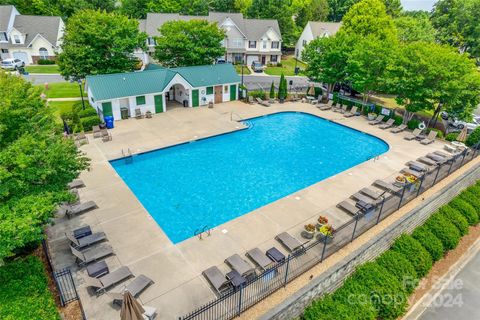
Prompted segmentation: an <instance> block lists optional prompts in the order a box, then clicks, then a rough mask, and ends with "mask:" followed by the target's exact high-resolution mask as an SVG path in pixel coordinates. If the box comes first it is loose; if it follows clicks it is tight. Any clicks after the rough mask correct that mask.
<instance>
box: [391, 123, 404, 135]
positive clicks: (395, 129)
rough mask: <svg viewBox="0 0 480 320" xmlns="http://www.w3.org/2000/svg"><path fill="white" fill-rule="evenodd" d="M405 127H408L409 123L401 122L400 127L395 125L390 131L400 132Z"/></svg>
mask: <svg viewBox="0 0 480 320" xmlns="http://www.w3.org/2000/svg"><path fill="white" fill-rule="evenodd" d="M405 129H407V125H406V124H401V125H399V126H398V127H395V128H393V129H392V130H390V132H393V133H399V132H402V131H403V130H405Z"/></svg>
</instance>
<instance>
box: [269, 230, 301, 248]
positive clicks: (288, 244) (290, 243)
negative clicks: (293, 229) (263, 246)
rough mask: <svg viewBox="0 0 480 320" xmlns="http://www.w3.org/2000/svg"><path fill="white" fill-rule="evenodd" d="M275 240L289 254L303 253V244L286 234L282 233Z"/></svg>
mask: <svg viewBox="0 0 480 320" xmlns="http://www.w3.org/2000/svg"><path fill="white" fill-rule="evenodd" d="M275 239H276V240H277V241H278V242H280V243H281V244H282V245H284V246H285V248H287V250H288V251H289V252H297V251H303V250H304V248H303V243H301V242H300V241H298V240H297V238H294V237H293V236H291V235H290V234H289V233H288V232H282V233H280V234H279V235H277V236H276V237H275Z"/></svg>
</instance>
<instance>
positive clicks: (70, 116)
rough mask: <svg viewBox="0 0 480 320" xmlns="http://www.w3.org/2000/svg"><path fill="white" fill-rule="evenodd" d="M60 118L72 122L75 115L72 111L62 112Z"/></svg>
mask: <svg viewBox="0 0 480 320" xmlns="http://www.w3.org/2000/svg"><path fill="white" fill-rule="evenodd" d="M60 118H62V120H65V121H67V122H68V121H72V120H73V118H74V113H73V111H72V110H62V111H61V112H60Z"/></svg>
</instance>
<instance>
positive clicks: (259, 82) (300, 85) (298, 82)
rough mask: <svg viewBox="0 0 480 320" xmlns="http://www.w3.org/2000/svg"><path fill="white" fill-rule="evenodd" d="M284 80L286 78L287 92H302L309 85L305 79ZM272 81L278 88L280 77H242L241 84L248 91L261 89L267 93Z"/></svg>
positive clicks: (299, 77) (298, 77) (300, 77)
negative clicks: (291, 90)
mask: <svg viewBox="0 0 480 320" xmlns="http://www.w3.org/2000/svg"><path fill="white" fill-rule="evenodd" d="M286 78H287V84H288V89H289V91H290V89H293V90H303V89H306V88H307V87H308V85H309V81H308V78H307V77H302V76H297V77H286ZM272 81H273V82H274V83H275V87H276V88H278V84H279V82H280V76H265V75H255V74H251V75H244V76H243V83H244V84H245V86H246V87H247V89H248V90H260V89H263V90H265V91H268V90H270V86H271V85H272ZM290 81H292V85H291V86H290ZM290 87H291V88H290Z"/></svg>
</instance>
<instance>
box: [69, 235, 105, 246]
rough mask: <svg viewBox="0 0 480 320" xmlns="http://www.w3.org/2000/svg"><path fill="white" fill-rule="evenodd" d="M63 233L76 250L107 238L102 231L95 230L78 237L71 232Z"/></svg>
mask: <svg viewBox="0 0 480 320" xmlns="http://www.w3.org/2000/svg"><path fill="white" fill-rule="evenodd" d="M65 235H66V236H67V239H68V240H70V242H71V246H72V247H74V248H75V249H78V250H80V249H83V248H85V247H88V246H91V245H92V244H95V243H97V242H100V241H103V240H105V239H107V236H106V235H105V233H104V232H96V233H93V234H91V235H88V236H86V237H82V238H80V239H76V238H75V237H74V236H73V234H72V233H65Z"/></svg>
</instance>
